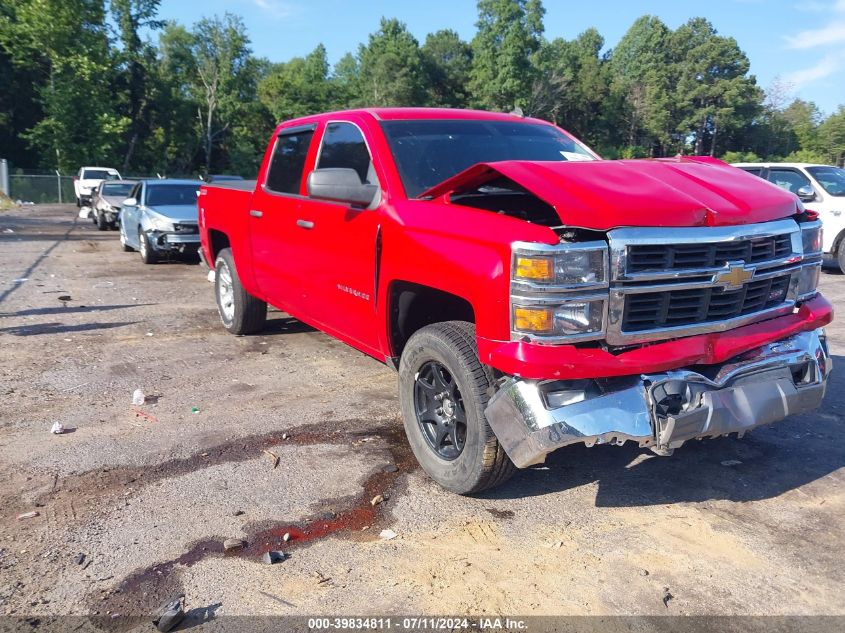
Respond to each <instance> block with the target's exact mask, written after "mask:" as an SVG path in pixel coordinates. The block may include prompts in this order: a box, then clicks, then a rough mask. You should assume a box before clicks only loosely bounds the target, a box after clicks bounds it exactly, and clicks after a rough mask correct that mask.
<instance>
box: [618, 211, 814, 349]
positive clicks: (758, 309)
mask: <svg viewBox="0 0 845 633" xmlns="http://www.w3.org/2000/svg"><path fill="white" fill-rule="evenodd" d="M608 238H609V242H610V253H611V255H610V268H611V279H610V301H609V303H608V315H607V342H608V344H610V345H614V346H616V345H630V344H636V343H642V342H647V341H653V340H661V339H667V338H677V337H682V336H691V335H695V334H703V333H707V332H715V331H721V330H726V329H730V328H734V327H739V326H741V325H744V324H746V323H753V322H754V321H758V320H761V319H764V318H769V317H771V316H776V315H778V314H782V313H787V312H790V311H791V310H792V308H793V306H794V305H795V302H796V289H797V282H798V275H797V272H798V271H799V269H800V266H801V259H802V257H801V255H802V247H801V233H800V229H799V227H798V224H797V223H796V222H795V221H793V220H791V219H787V220H779V221H776V222H765V223H760V224H750V225H745V226H731V227H693V228H623V229H614V230H612V231H609V233H608Z"/></svg>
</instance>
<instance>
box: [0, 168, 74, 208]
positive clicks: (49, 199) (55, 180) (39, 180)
mask: <svg viewBox="0 0 845 633" xmlns="http://www.w3.org/2000/svg"><path fill="white" fill-rule="evenodd" d="M9 197H10V198H11V199H12V200H15V201H17V200H20V201H21V202H33V203H35V204H47V203H55V202H76V194H75V193H74V192H73V177H71V176H62V175H61V174H44V173H41V174H22V173H10V174H9Z"/></svg>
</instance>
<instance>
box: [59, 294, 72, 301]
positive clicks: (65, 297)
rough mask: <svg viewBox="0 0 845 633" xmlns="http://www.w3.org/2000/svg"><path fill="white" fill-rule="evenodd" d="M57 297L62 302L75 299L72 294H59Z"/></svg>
mask: <svg viewBox="0 0 845 633" xmlns="http://www.w3.org/2000/svg"><path fill="white" fill-rule="evenodd" d="M57 298H58V300H59V301H61V302H62V303H64V302H66V301H73V297H71V296H70V295H59V296H58V297H57Z"/></svg>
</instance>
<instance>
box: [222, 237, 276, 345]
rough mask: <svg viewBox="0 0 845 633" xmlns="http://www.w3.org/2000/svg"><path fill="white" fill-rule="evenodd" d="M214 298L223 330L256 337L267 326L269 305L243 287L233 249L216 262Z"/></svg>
mask: <svg viewBox="0 0 845 633" xmlns="http://www.w3.org/2000/svg"><path fill="white" fill-rule="evenodd" d="M214 297H215V299H216V301H217V312H218V314H219V315H220V321H221V322H222V323H223V327H225V328H226V330H228V331H229V332H231V333H232V334H239V335H240V334H255V333H257V332H260V331H261V330H263V329H264V325H265V323H267V303H266V302H264V301H261V300H260V299H258V298H256V297H253V296H252V295H251V294H249V293H248V292H247V291H246V290H245V289H244V287H243V286H242V285H241V279H240V277H238V270H237V268H235V259H234V257H232V249H230V248H224V249H223V250H221V251H220V253H219V254H218V255H217V259H216V260H215V261H214Z"/></svg>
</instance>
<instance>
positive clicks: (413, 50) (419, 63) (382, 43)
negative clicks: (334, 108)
mask: <svg viewBox="0 0 845 633" xmlns="http://www.w3.org/2000/svg"><path fill="white" fill-rule="evenodd" d="M424 78H425V63H424V61H423V53H422V51H421V50H420V45H419V42H417V40H416V39H415V38H414V36H413V35H411V34H410V33H409V32H408V29H407V27H406V26H405V24H404V23H402V22H400V21H399V20H396V19H391V20H387V19H385V18H382V20H381V25H380V27H379V30H378V31H376V32H375V33H373V34H371V35H370V38H369V41H368V42H367V44H366V46H365V45H363V44H362V45H361V46H360V47H359V49H358V79H357V86H358V91H359V94H358V100H357V101H358V103H359V104H360V105H364V106H414V105H420V104H422V103H423V102H424V101H425V98H426V96H425V81H424Z"/></svg>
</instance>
